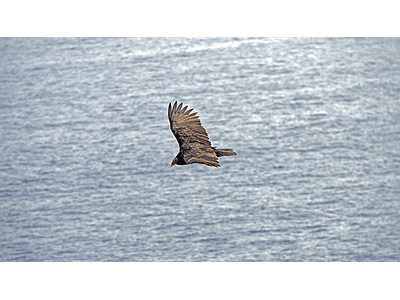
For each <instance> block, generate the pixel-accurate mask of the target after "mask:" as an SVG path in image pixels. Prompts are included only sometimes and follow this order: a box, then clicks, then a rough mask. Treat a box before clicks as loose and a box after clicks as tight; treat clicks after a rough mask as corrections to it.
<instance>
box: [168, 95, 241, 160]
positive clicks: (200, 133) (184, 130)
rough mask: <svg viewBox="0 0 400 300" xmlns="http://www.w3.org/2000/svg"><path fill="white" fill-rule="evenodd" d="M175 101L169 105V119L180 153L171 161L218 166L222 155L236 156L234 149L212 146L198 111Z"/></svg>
mask: <svg viewBox="0 0 400 300" xmlns="http://www.w3.org/2000/svg"><path fill="white" fill-rule="evenodd" d="M177 104H178V102H177V101H175V103H174V106H173V107H172V106H171V103H170V104H169V106H168V119H169V123H170V128H171V131H172V133H173V134H174V136H175V138H176V140H177V141H178V144H179V153H178V154H177V155H176V157H175V158H174V160H173V161H172V163H171V167H172V166H173V165H188V164H193V163H198V164H204V165H207V166H210V167H216V168H218V167H219V166H220V165H219V162H218V158H217V157H220V156H234V155H236V153H235V152H234V151H233V150H232V149H216V148H215V147H212V146H211V143H210V140H209V139H208V135H207V132H206V130H205V129H204V128H203V127H202V126H201V123H200V118H199V117H198V116H196V114H197V113H190V112H191V111H192V110H193V109H190V110H188V111H187V106H185V107H184V108H182V105H183V103H181V104H179V106H178V107H177Z"/></svg>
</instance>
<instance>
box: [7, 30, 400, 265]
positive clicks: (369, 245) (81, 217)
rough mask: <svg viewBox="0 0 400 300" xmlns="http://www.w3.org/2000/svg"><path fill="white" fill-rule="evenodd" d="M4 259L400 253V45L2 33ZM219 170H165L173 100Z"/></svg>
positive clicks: (352, 257) (312, 257) (384, 256)
mask: <svg viewBox="0 0 400 300" xmlns="http://www.w3.org/2000/svg"><path fill="white" fill-rule="evenodd" d="M0 71H1V72H0V98H1V102H0V153H1V156H0V261H399V260H400V204H399V197H400V196H399V195H400V155H399V149H400V86H399V82H400V39H397V38H395V39H389V38H384V39H377V38H372V39H365V38H362V39H347V38H346V39H221V38H215V39H146V38H144V39H98V38H95V39H35V38H18V39H10V38H1V39H0ZM175 100H178V101H182V102H184V103H185V104H188V105H189V106H190V108H194V109H195V110H196V111H198V112H199V115H200V118H201V120H202V124H203V126H204V127H205V128H206V130H207V132H208V134H209V137H210V140H211V142H212V143H213V145H214V146H217V147H222V148H225V147H226V148H233V149H234V150H235V151H236V152H237V153H238V155H237V156H235V157H223V158H220V163H221V168H218V169H215V168H209V167H206V166H203V165H190V166H175V167H173V168H170V167H169V165H170V163H171V161H172V159H173V158H174V156H175V155H176V153H177V152H178V144H177V143H176V140H175V139H174V137H173V135H172V133H171V132H170V130H169V124H168V120H167V107H168V103H169V102H173V101H175Z"/></svg>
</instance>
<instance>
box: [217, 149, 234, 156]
mask: <svg viewBox="0 0 400 300" xmlns="http://www.w3.org/2000/svg"><path fill="white" fill-rule="evenodd" d="M214 152H215V154H216V155H217V157H220V156H235V155H236V152H235V151H233V150H232V149H215V148H214Z"/></svg>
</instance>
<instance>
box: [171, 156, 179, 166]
mask: <svg viewBox="0 0 400 300" xmlns="http://www.w3.org/2000/svg"><path fill="white" fill-rule="evenodd" d="M176 164H178V158H177V157H175V158H174V160H173V161H172V163H171V167H173V166H174V165H176Z"/></svg>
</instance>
